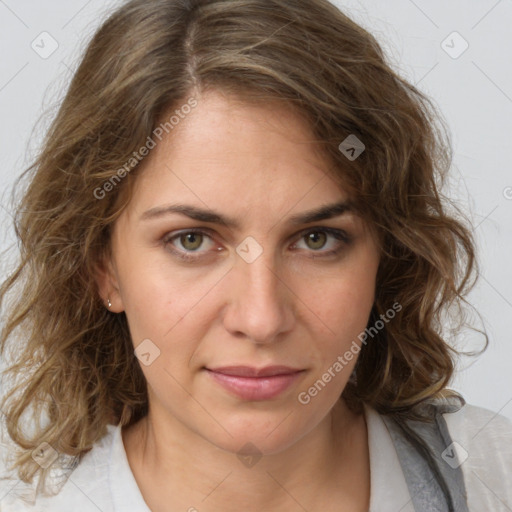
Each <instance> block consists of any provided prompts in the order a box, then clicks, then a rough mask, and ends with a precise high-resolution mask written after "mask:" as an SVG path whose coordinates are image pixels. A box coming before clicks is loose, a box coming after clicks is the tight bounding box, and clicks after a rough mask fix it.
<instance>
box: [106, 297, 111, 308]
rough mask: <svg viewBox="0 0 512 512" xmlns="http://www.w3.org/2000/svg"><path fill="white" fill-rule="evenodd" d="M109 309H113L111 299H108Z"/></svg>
mask: <svg viewBox="0 0 512 512" xmlns="http://www.w3.org/2000/svg"><path fill="white" fill-rule="evenodd" d="M107 304H108V308H109V309H110V308H111V307H112V302H110V297H109V298H108V299H107Z"/></svg>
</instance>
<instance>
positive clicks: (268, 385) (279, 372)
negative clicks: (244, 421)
mask: <svg viewBox="0 0 512 512" xmlns="http://www.w3.org/2000/svg"><path fill="white" fill-rule="evenodd" d="M204 369H205V370H206V372H207V374H208V375H209V376H211V378H212V379H213V380H214V381H215V382H216V383H217V384H219V385H220V386H222V387H223V388H224V389H225V390H227V391H228V392H229V393H230V394H232V395H235V396H236V397H238V398H241V399H242V400H248V401H261V400H270V399H272V398H276V397H277V396H279V395H280V394H282V393H283V392H284V391H285V390H287V389H288V388H290V387H291V386H292V384H293V383H294V382H296V381H297V379H299V378H300V377H301V376H302V374H303V373H304V372H305V371H306V370H304V369H300V368H292V367H289V366H266V367H264V368H255V367H251V366H224V367H219V368H204Z"/></svg>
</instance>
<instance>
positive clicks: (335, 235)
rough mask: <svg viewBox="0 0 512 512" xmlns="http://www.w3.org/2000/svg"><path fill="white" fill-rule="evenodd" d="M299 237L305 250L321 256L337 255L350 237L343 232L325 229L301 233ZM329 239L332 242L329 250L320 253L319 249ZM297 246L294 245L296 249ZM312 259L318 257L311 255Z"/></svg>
mask: <svg viewBox="0 0 512 512" xmlns="http://www.w3.org/2000/svg"><path fill="white" fill-rule="evenodd" d="M300 237H301V240H300V241H305V243H306V249H311V250H312V252H313V253H315V252H319V253H320V255H321V256H329V255H333V254H337V253H339V252H340V251H341V250H342V249H343V248H344V246H346V245H348V244H349V243H350V242H351V238H350V236H349V235H348V234H347V233H346V232H345V231H343V230H341V229H334V228H327V227H318V228H313V229H309V230H306V231H303V232H302V233H300ZM329 238H331V240H332V243H331V244H330V248H328V250H324V251H320V249H322V248H324V247H325V245H326V244H327V242H328V241H329ZM333 239H334V240H333ZM298 245H299V243H296V244H295V245H294V247H297V246H298ZM310 252H311V251H310ZM312 257H313V258H316V257H318V256H316V255H312Z"/></svg>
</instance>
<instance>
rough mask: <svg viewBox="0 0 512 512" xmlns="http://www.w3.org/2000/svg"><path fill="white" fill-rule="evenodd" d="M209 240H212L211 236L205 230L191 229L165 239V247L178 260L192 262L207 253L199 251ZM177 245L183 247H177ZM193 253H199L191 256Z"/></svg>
mask: <svg viewBox="0 0 512 512" xmlns="http://www.w3.org/2000/svg"><path fill="white" fill-rule="evenodd" d="M206 239H209V240H210V241H211V240H212V238H211V236H209V235H208V234H207V233H206V232H205V231H204V230H199V229H197V230H196V229H189V230H187V231H181V232H180V233H176V234H172V235H169V236H167V237H165V238H164V240H163V242H164V245H165V246H166V247H167V248H168V249H169V250H170V251H171V252H172V253H173V254H174V255H176V256H177V257H178V258H180V259H182V260H185V261H191V260H195V259H197V258H198V257H200V256H201V255H203V253H205V252H207V250H205V251H199V249H200V247H201V246H202V245H203V242H204V240H206ZM177 245H179V246H181V247H179V246H178V247H176V246H177ZM191 253H198V254H197V255H196V254H191Z"/></svg>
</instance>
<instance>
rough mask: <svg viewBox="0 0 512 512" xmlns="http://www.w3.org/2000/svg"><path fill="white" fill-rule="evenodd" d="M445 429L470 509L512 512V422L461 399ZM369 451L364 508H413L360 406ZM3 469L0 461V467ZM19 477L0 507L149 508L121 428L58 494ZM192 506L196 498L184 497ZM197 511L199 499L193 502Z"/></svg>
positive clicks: (381, 432)
mask: <svg viewBox="0 0 512 512" xmlns="http://www.w3.org/2000/svg"><path fill="white" fill-rule="evenodd" d="M444 417H445V419H446V422H447V425H448V429H449V432H450V435H451V437H452V439H453V440H454V441H456V442H457V443H458V444H459V446H460V447H462V450H461V449H460V448H457V450H458V451H457V453H459V456H460V457H461V459H460V460H461V461H462V459H463V458H464V457H465V453H467V459H466V460H464V461H463V462H462V465H461V467H462V470H463V474H464V481H465V484H466V491H467V494H468V504H469V510H470V511H471V512H484V511H485V512H487V511H489V512H490V511H492V512H512V422H510V421H509V420H508V419H506V418H504V417H503V416H499V415H497V414H495V413H493V412H491V411H488V410H486V409H483V408H480V407H475V406H471V405H465V406H464V407H463V408H462V409H461V410H460V411H458V412H456V413H452V414H445V415H444ZM365 418H366V423H367V427H368V443H369V452H370V471H371V483H370V486H371V498H370V512H398V511H400V512H414V508H413V505H412V502H411V496H410V494H409V490H408V488H407V484H406V481H405V477H404V474H403V471H402V469H401V466H400V462H399V460H398V456H397V453H396V451H395V448H394V445H393V442H392V440H391V437H390V435H389V432H388V430H387V427H386V425H385V424H384V422H383V421H382V419H381V417H380V415H379V414H378V413H377V412H376V411H375V410H374V409H371V408H369V407H365ZM4 473H5V470H4V469H3V468H2V467H1V466H0V474H1V475H3V474H4ZM30 491H31V488H30V487H29V486H28V485H27V484H24V483H22V482H19V481H17V480H10V481H9V480H7V481H1V480H0V512H29V511H30V512H42V511H51V512H70V511H71V510H78V511H80V512H98V511H101V512H128V511H129V512H151V511H150V509H149V507H148V506H147V505H146V503H145V502H144V499H143V497H142V494H141V492H140V490H139V488H138V486H137V482H136V481H135V478H134V476H133V473H132V471H131V468H130V465H129V463H128V459H127V456H126V451H125V448H124V444H123V440H122V436H121V428H120V427H119V426H117V427H116V426H113V425H109V426H108V434H107V435H106V436H105V437H104V438H103V439H101V440H100V441H99V442H98V443H96V444H95V445H94V446H93V449H92V450H91V451H89V452H88V453H87V454H86V455H85V456H84V458H83V459H82V461H81V462H80V464H79V465H78V466H77V467H76V468H75V470H74V471H73V472H72V473H71V475H70V476H69V479H68V480H67V482H66V483H65V485H64V486H63V487H62V489H61V491H60V492H59V494H57V495H55V496H51V497H42V496H39V497H38V498H37V500H36V502H35V504H34V505H29V504H26V503H24V502H23V501H21V500H20V498H19V495H24V496H25V497H27V498H28V499H30V497H31V496H30V495H31V494H32V496H33V492H30ZM190 507H191V508H190V510H193V507H194V504H193V503H191V504H190ZM196 508H197V510H198V511H200V510H201V506H200V504H196Z"/></svg>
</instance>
